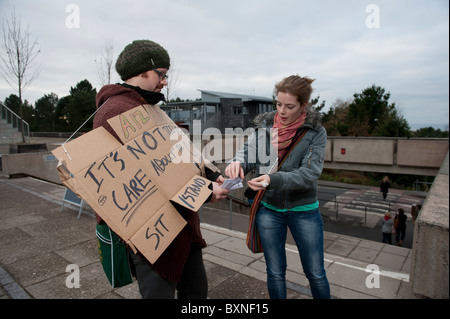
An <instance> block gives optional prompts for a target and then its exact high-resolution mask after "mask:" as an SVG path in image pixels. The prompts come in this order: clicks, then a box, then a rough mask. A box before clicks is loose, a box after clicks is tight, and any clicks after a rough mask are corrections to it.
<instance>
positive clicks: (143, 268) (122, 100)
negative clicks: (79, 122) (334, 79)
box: [94, 40, 228, 298]
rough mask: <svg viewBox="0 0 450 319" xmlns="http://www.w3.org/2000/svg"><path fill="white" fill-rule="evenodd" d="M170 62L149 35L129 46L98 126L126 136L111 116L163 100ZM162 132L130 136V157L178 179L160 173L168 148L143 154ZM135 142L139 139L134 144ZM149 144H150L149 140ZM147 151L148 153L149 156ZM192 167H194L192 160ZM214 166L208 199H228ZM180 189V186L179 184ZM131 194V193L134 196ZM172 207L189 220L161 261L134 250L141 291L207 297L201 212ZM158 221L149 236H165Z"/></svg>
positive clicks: (103, 94)
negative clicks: (157, 153) (150, 155)
mask: <svg viewBox="0 0 450 319" xmlns="http://www.w3.org/2000/svg"><path fill="white" fill-rule="evenodd" d="M169 67H170V58H169V55H168V53H167V51H166V50H165V49H164V48H163V47H161V46H160V45H159V44H157V43H155V42H153V41H149V40H137V41H133V42H132V43H131V44H129V45H127V46H126V47H125V49H124V50H123V51H122V53H121V54H120V55H119V57H118V59H117V62H116V70H117V72H118V73H119V75H120V77H121V78H122V80H123V81H124V82H125V83H123V84H115V85H106V86H104V87H103V88H102V89H101V90H100V91H99V93H98V94H97V107H98V108H99V107H101V109H100V110H99V111H98V113H97V114H96V116H95V118H94V128H97V127H104V128H105V129H106V130H107V131H108V132H109V133H111V134H112V135H113V136H114V137H115V138H116V139H117V140H121V139H120V137H119V136H118V134H116V132H115V131H114V129H113V128H112V126H111V124H110V123H112V122H111V121H110V123H109V122H108V120H110V119H113V118H115V117H117V116H118V115H120V114H122V113H124V112H127V111H130V110H132V109H134V108H135V107H138V106H140V105H143V104H150V105H156V104H157V103H159V102H160V101H164V100H165V98H164V95H163V94H161V90H162V88H163V87H164V86H165V85H167V80H166V79H167V75H166V74H167V71H168V69H169ZM147 111H148V114H149V115H150V116H149V118H150V120H151V118H152V117H155V118H156V117H164V114H162V113H160V112H156V111H155V109H153V108H152V107H147ZM152 112H153V113H152ZM135 114H138V113H135ZM144 114H145V113H144ZM116 119H117V118H116ZM135 120H136V121H135ZM140 120H142V122H143V121H146V119H145V118H140V115H133V116H132V117H131V120H130V125H131V123H133V122H134V123H136V122H138V123H141V122H139V121H140ZM119 123H120V120H119ZM125 124H126V122H125ZM133 128H135V127H133ZM122 132H123V133H124V134H123V135H124V136H125V135H126V134H128V133H130V134H131V132H133V129H132V128H130V127H127V125H125V131H122ZM163 132H164V128H163V129H160V130H159V132H158V131H155V132H151V133H150V134H152V136H151V137H150V136H146V137H145V138H146V140H145V141H144V140H141V141H139V140H138V141H131V142H129V144H128V145H127V146H129V147H130V148H131V149H134V154H133V151H131V153H132V155H131V156H132V157H135V158H134V159H135V160H136V161H142V162H145V163H146V164H147V165H152V167H151V169H155V173H156V175H154V178H155V179H156V178H158V177H160V181H165V182H170V181H172V182H177V178H178V176H177V177H176V178H175V180H174V179H173V177H172V178H168V177H167V176H162V177H161V174H160V176H158V168H159V169H160V171H159V173H161V172H162V171H164V172H165V171H166V170H165V169H166V168H168V167H169V166H168V165H167V164H168V163H169V160H170V157H168V158H167V157H166V158H165V159H164V156H167V155H168V154H169V153H166V154H165V155H164V156H163V157H160V158H159V159H158V158H151V159H150V158H145V159H144V156H146V155H147V154H148V153H147V151H149V148H152V147H155V144H154V142H155V141H156V142H158V139H161V138H163V137H164V136H163V135H159V133H161V134H163ZM135 142H136V143H137V144H133V143H135ZM146 143H147V145H145V144H146ZM152 143H153V144H152ZM161 145H162V144H161ZM147 146H148V147H147ZM145 147H147V150H145ZM129 150H130V149H129ZM143 153H146V154H145V155H144V154H143ZM152 161H153V162H152ZM153 164H154V165H155V166H153ZM172 165H175V164H172ZM177 165H178V164H177ZM190 167H191V168H192V165H191V166H190ZM211 168H212V167H208V166H207V167H205V168H203V169H202V171H204V172H205V176H206V177H207V178H208V179H209V180H211V181H214V182H213V183H212V186H213V192H212V195H211V197H210V198H209V200H210V201H217V200H221V199H224V198H225V197H226V195H227V192H228V191H227V190H224V189H222V188H220V185H219V183H222V182H223V177H222V176H221V175H220V173H219V172H217V171H216V170H215V169H214V168H213V169H211ZM164 174H166V173H164ZM139 180H140V181H141V182H142V183H143V185H145V183H146V180H145V178H144V176H143V175H142V174H141V175H139V174H137V178H135V181H136V184H134V183H133V182H131V183H133V185H136V188H137V189H142V186H141V185H140V184H139ZM198 185H199V184H198ZM175 189H177V188H175V187H174V190H175ZM194 189H195V186H194ZM174 195H178V194H174ZM182 195H183V194H180V195H179V197H180V198H183V197H182ZM130 196H131V197H132V195H130ZM152 196H153V195H152ZM184 196H185V198H186V199H188V198H189V197H187V196H186V195H184ZM131 197H130V198H131ZM118 204H119V205H125V204H126V203H125V202H122V203H118ZM173 206H174V207H175V208H176V210H177V212H178V213H179V214H180V215H181V216H182V217H183V219H184V220H185V221H186V223H187V224H186V226H185V227H184V228H183V229H182V230H181V232H180V233H179V234H178V235H177V236H176V238H175V239H174V240H173V241H172V242H171V243H170V245H169V246H168V247H167V248H166V249H165V251H164V252H163V253H162V255H161V256H159V258H158V259H157V260H156V262H155V263H153V264H151V263H150V262H148V261H147V259H146V258H144V257H143V255H142V254H141V253H139V252H138V253H137V254H135V253H134V252H133V251H131V250H130V256H131V258H130V259H131V261H132V268H135V274H136V278H137V280H138V284H139V291H140V293H141V295H142V297H143V298H174V295H175V289H176V290H177V291H178V297H179V298H206V297H207V290H208V285H207V278H206V271H205V268H204V265H203V257H202V252H201V248H203V247H205V246H206V243H205V241H204V239H203V237H202V234H201V231H200V220H199V216H198V214H197V213H196V212H193V211H192V210H189V209H187V208H185V207H186V206H182V205H181V204H177V203H173ZM122 207H124V206H122ZM97 221H98V222H99V223H101V222H103V221H102V220H101V219H99V218H98V219H97ZM153 225H157V226H155V227H158V226H159V228H158V229H157V230H156V229H155V232H153V233H149V234H148V236H149V237H150V236H152V234H159V236H160V237H161V235H162V234H164V231H165V229H164V227H163V225H162V224H155V223H154V224H153ZM158 231H159V232H160V233H158ZM154 238H156V235H154V236H153V237H152V239H154ZM161 238H162V237H161Z"/></svg>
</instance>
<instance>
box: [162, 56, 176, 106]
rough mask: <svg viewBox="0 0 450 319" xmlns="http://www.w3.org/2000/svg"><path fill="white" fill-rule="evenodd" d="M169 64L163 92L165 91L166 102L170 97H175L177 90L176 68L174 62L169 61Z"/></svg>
mask: <svg viewBox="0 0 450 319" xmlns="http://www.w3.org/2000/svg"><path fill="white" fill-rule="evenodd" d="M170 62H171V63H170V64H171V66H170V69H169V72H167V76H168V78H167V85H166V86H165V87H164V89H163V92H164V93H165V94H164V95H165V98H166V103H169V102H170V99H172V100H173V99H174V98H175V93H176V91H177V83H178V70H177V69H176V68H175V67H174V66H175V64H174V62H173V60H172V61H170Z"/></svg>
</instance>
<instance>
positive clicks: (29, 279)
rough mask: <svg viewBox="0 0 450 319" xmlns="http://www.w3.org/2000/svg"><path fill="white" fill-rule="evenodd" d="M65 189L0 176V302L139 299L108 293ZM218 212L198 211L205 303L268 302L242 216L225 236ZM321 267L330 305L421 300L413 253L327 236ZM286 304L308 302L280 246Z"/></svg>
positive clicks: (89, 225)
mask: <svg viewBox="0 0 450 319" xmlns="http://www.w3.org/2000/svg"><path fill="white" fill-rule="evenodd" d="M64 190H65V188H64V187H62V186H59V185H55V184H52V183H48V182H43V181H41V180H37V179H34V178H30V177H25V178H16V179H7V178H6V177H0V197H1V202H0V298H5V299H15V298H19V299H25V298H32V299H68V298H70V299H92V298H99V299H111V298H112V299H115V298H118V299H139V298H140V295H139V293H138V289H137V283H136V282H134V283H133V284H131V285H128V286H126V287H122V288H117V289H113V288H111V286H110V285H109V283H108V281H107V279H106V277H105V275H104V273H103V270H102V268H101V264H100V262H99V258H98V252H97V247H96V245H97V242H96V237H95V233H94V227H95V219H94V218H93V217H92V215H91V214H89V212H87V213H85V214H81V217H80V219H77V215H78V207H75V206H72V205H70V204H65V208H64V210H63V211H62V212H61V206H62V199H63V194H64ZM224 214H225V213H224V212H223V211H218V210H214V209H211V208H203V209H202V212H201V217H202V221H203V223H202V232H203V235H204V238H205V239H206V242H207V244H208V247H207V248H205V249H204V251H203V254H204V261H205V267H206V270H207V274H208V281H209V294H208V295H209V298H211V299H266V298H268V293H267V287H266V282H265V280H266V274H265V263H264V257H263V255H262V254H253V253H251V252H250V251H249V250H248V249H247V247H246V245H245V236H246V235H245V233H244V232H242V230H245V229H246V227H247V225H246V222H247V219H246V216H242V215H240V216H235V215H233V223H234V224H236V223H238V224H240V226H239V227H236V229H238V230H241V231H233V230H228V229H226V228H223V227H219V226H217V225H213V223H214V221H215V220H217V219H218V218H217V217H218V216H219V217H220V216H223V215H224ZM216 224H217V223H216ZM324 249H325V266H326V271H327V276H328V280H329V282H330V285H331V294H332V297H333V298H336V299H349V298H351V299H421V298H422V297H421V296H417V295H414V294H413V292H412V290H411V288H410V286H409V269H410V259H411V250H410V249H408V248H402V247H397V246H392V245H385V244H382V243H380V242H376V241H371V240H366V239H361V238H357V237H349V236H345V235H340V234H337V233H331V232H325V243H324ZM286 251H287V258H288V270H287V282H288V289H289V290H288V298H291V299H310V298H311V294H310V291H309V288H308V281H307V279H306V277H305V275H304V274H303V271H302V267H301V263H300V260H299V256H298V252H297V249H296V247H295V246H294V245H291V244H287V245H286ZM69 265H76V267H78V269H79V272H80V287H79V288H69V287H68V286H70V282H69V284H68V285H67V283H66V281H67V280H68V279H70V278H69V276H70V275H71V270H70V269H71V268H70V267H69V268H67V267H68V266H69Z"/></svg>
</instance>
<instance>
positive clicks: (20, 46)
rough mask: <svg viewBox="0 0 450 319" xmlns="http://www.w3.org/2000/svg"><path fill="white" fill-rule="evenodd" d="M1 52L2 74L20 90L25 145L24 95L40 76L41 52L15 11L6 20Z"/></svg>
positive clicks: (20, 111) (0, 65) (0, 46)
mask: <svg viewBox="0 0 450 319" xmlns="http://www.w3.org/2000/svg"><path fill="white" fill-rule="evenodd" d="M0 50H1V52H0V58H1V62H2V63H1V64H0V70H1V73H2V75H3V76H4V78H5V80H6V82H7V83H8V84H9V85H10V86H11V87H17V88H18V92H19V100H20V104H19V116H20V119H21V121H20V127H21V132H22V141H23V143H25V134H24V131H23V124H22V120H23V112H22V93H23V91H24V90H25V89H26V87H27V86H28V85H30V84H31V82H33V81H34V80H35V79H36V78H37V77H38V76H39V72H40V67H39V66H36V65H35V60H36V57H37V56H38V54H39V53H40V52H41V51H40V50H39V49H38V43H37V41H36V40H32V39H31V33H30V31H29V28H28V26H27V28H26V29H25V30H24V29H22V23H21V20H20V18H18V17H16V12H15V10H13V11H12V12H11V15H10V16H9V17H8V16H6V17H5V18H4V21H3V42H2V43H1V44H0ZM33 68H34V70H33ZM30 70H31V73H30V74H29V71H30Z"/></svg>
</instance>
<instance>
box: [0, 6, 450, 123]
mask: <svg viewBox="0 0 450 319" xmlns="http://www.w3.org/2000/svg"><path fill="white" fill-rule="evenodd" d="M13 7H15V10H16V15H17V16H20V18H21V20H22V25H24V26H25V25H28V26H29V30H30V31H31V33H32V36H33V37H34V38H36V39H37V41H38V43H39V49H40V50H41V53H40V55H39V57H38V60H39V63H40V65H41V69H42V70H41V73H40V76H39V77H38V79H37V80H35V81H34V82H33V83H32V84H31V85H30V86H29V87H28V88H27V89H26V91H25V92H24V94H23V95H24V98H25V99H27V100H28V101H29V102H31V103H33V104H34V102H35V101H36V100H37V99H39V98H40V97H42V96H44V94H49V93H52V92H53V93H56V94H57V95H58V96H59V97H60V98H61V97H63V96H66V95H68V94H69V90H70V87H72V86H75V85H76V84H77V83H78V82H79V81H81V80H84V79H87V80H89V81H90V82H91V84H92V85H93V86H94V87H96V88H97V90H98V89H100V87H101V85H100V80H99V77H98V76H97V66H96V62H95V60H96V59H99V58H100V56H101V54H102V48H103V47H104V46H105V42H106V41H107V40H109V41H112V42H113V45H114V61H115V60H116V58H117V56H118V55H119V53H120V52H121V51H122V49H123V48H124V47H125V46H126V45H127V44H128V43H130V42H132V41H133V40H136V39H150V40H153V41H156V42H158V43H160V44H161V45H162V46H163V47H165V48H166V49H167V50H168V52H169V54H170V56H171V59H172V65H173V73H174V74H172V76H173V77H176V78H177V83H176V85H175V90H176V96H179V97H180V98H182V99H196V98H200V92H199V91H198V89H202V90H211V91H221V92H228V93H238V94H252V95H258V96H265V97H269V98H270V97H271V96H272V92H273V87H274V84H275V83H276V82H278V81H280V80H281V79H282V78H284V77H286V76H289V75H291V74H299V75H302V76H309V77H312V78H314V79H316V81H315V82H314V83H313V86H314V89H315V91H314V92H313V97H316V96H318V95H319V96H320V99H321V100H325V101H326V109H328V108H329V107H330V106H331V105H332V104H333V102H335V101H336V100H337V99H342V100H346V99H350V98H352V97H353V94H354V93H360V92H361V91H362V90H363V89H365V88H367V87H369V86H371V85H372V84H375V85H377V86H381V87H383V88H385V89H386V91H388V92H390V93H391V98H390V101H391V102H394V103H395V104H396V106H397V108H398V109H399V110H400V112H401V114H402V115H403V116H404V117H405V118H406V120H407V121H408V123H409V124H410V126H411V127H412V128H417V127H416V126H417V125H419V127H423V126H425V125H439V126H438V127H439V128H441V129H448V122H449V1H448V0H387V1H385V0H383V1H378V0H369V1H363V0H340V1H336V0H317V1H299V0H277V1H273V0H226V1H225V0H170V1H167V0H134V1H119V0H108V1H96V0H89V1H85V0H78V1H77V0H71V1H63V0H21V1H11V0H0V14H1V18H2V20H3V18H4V17H5V15H6V14H9V13H10V12H11V11H12V10H13ZM1 41H2V40H1ZM119 81H120V79H119V77H118V75H117V73H116V72H115V70H114V76H113V82H114V83H115V82H119ZM11 93H15V94H17V92H16V91H15V89H13V88H11V87H10V86H9V85H8V84H7V83H6V82H5V81H4V79H3V78H2V79H0V100H1V101H3V100H4V99H5V98H6V97H8V96H9V95H10V94H11Z"/></svg>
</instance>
